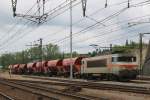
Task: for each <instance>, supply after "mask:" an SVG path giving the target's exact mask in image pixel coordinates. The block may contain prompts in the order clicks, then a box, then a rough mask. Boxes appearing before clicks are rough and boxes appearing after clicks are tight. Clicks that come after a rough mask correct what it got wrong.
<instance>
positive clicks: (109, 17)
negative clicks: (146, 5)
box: [51, 2, 143, 43]
mask: <svg viewBox="0 0 150 100" xmlns="http://www.w3.org/2000/svg"><path fill="white" fill-rule="evenodd" d="M142 3H143V2H142ZM138 4H140V3H138ZM136 5H137V4H134V5H131V7H135V6H136ZM131 7H130V8H131ZM136 7H137V6H136ZM126 9H127V8H123V9H121V10H120V11H118V12H117V13H115V14H113V15H111V16H108V17H107V18H105V19H103V20H101V21H99V23H100V22H103V21H105V20H106V21H107V19H108V20H110V19H111V17H112V18H113V17H115V16H117V15H119V14H120V13H121V12H122V11H125V10H126ZM99 23H95V24H93V25H90V26H88V27H86V28H84V29H83V30H81V31H79V32H76V33H74V34H73V35H76V34H80V33H81V32H83V31H85V30H87V29H90V28H92V27H93V26H96V25H97V24H99ZM78 36H79V35H78ZM68 38H69V36H66V37H64V38H62V39H60V40H56V41H54V42H53V41H51V42H53V43H58V42H61V41H64V40H66V39H68Z"/></svg>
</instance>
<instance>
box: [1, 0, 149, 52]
mask: <svg viewBox="0 0 150 100" xmlns="http://www.w3.org/2000/svg"><path fill="white" fill-rule="evenodd" d="M64 1H65V0H50V1H49V2H48V3H47V4H46V11H49V10H51V9H53V8H55V7H57V6H58V5H59V4H60V3H62V2H64ZM124 1H126V0H108V7H107V8H104V6H105V0H88V3H87V11H86V14H87V15H88V16H90V17H91V18H93V19H94V20H95V21H94V20H91V19H89V18H83V16H82V6H81V4H79V5H78V6H76V7H74V8H73V23H76V24H73V34H74V33H77V32H79V33H78V35H73V43H74V44H73V50H76V51H78V52H81V53H84V52H88V51H90V50H93V48H91V47H89V44H94V43H97V44H99V45H100V46H109V44H110V43H113V44H118V43H119V44H123V43H124V42H125V40H126V39H129V38H130V36H131V35H132V34H133V36H134V34H135V35H136V34H137V33H140V32H149V31H150V30H149V28H148V24H141V25H137V26H133V27H131V28H124V27H127V26H128V24H127V23H128V22H132V21H141V19H140V18H139V19H134V18H135V17H140V16H144V15H147V14H150V13H149V10H150V7H149V6H141V7H136V8H130V9H127V10H126V11H124V12H121V14H120V15H118V16H115V17H114V18H112V19H110V20H109V21H104V22H102V23H103V24H104V25H106V27H104V26H103V25H102V24H99V25H97V26H96V27H94V28H90V29H89V30H88V31H87V32H85V33H84V32H80V31H81V30H83V29H84V28H86V27H88V26H90V25H93V24H95V23H96V21H100V20H103V19H105V18H106V17H108V16H110V15H112V14H114V13H116V12H118V11H120V10H121V9H123V8H124V7H127V3H123V2H124ZM142 1H143V0H132V1H131V5H132V4H135V3H138V2H142ZM0 2H1V4H0V14H1V16H0V27H1V29H0V37H1V38H3V36H5V37H4V38H3V40H1V41H2V42H1V43H3V42H5V41H6V40H7V39H9V38H10V37H11V36H14V38H10V40H9V41H6V42H8V43H6V44H7V45H3V46H2V47H1V48H2V49H1V50H0V51H9V52H14V51H18V50H22V49H25V48H28V47H26V46H25V45H26V44H30V42H33V43H34V41H36V40H38V39H39V38H43V42H44V44H48V43H55V44H58V45H59V46H60V48H61V51H63V50H64V51H65V52H69V38H68V39H66V40H64V41H62V42H58V43H57V41H59V40H61V39H63V38H65V37H66V36H69V33H70V27H69V23H70V20H69V11H66V12H65V13H63V14H61V15H59V16H57V17H56V18H54V19H52V20H50V21H48V22H47V23H45V24H43V25H42V26H40V27H37V25H28V26H27V27H26V28H23V27H24V23H25V22H26V20H23V21H22V22H19V23H18V24H17V26H16V28H15V29H14V30H13V31H11V32H10V33H9V34H8V30H9V29H10V28H11V27H12V26H14V25H15V23H16V22H18V21H19V18H13V17H12V8H11V1H10V0H0ZM35 2H36V0H30V2H28V1H27V0H19V2H18V5H17V12H18V13H23V14H24V13H25V12H26V11H27V10H28V9H29V8H31V6H32V5H33V4H34V3H35ZM35 10H36V6H35V8H34V9H33V10H32V11H31V12H30V13H29V14H31V15H32V14H33V13H34V12H35ZM50 17H51V16H50ZM146 18H149V16H147V17H146ZM127 19H134V20H132V21H126V22H125V23H124V24H120V23H118V24H115V25H112V26H109V25H111V24H113V23H117V22H120V21H123V20H127ZM142 21H149V20H145V19H143V20H142ZM108 26H109V27H108ZM143 27H144V28H143ZM19 28H21V29H22V30H21V31H20V32H18V33H17V35H16V36H15V35H14V34H15V33H16V32H17V30H18V29H19ZM115 29H120V30H119V31H115V32H111V31H113V30H115ZM92 37H93V38H92ZM90 38H91V39H90ZM118 38H120V39H121V40H119V39H118ZM86 39H87V40H86ZM115 39H118V40H115ZM132 39H133V40H135V41H138V38H137V37H135V38H132ZM77 42H78V43H77ZM3 48H4V49H3ZM10 48H11V49H10Z"/></svg>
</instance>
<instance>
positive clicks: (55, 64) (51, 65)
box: [47, 60, 63, 76]
mask: <svg viewBox="0 0 150 100" xmlns="http://www.w3.org/2000/svg"><path fill="white" fill-rule="evenodd" d="M47 70H48V71H47V72H48V74H49V76H57V75H60V74H62V73H63V70H62V60H51V61H48V62H47Z"/></svg>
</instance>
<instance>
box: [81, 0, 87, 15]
mask: <svg viewBox="0 0 150 100" xmlns="http://www.w3.org/2000/svg"><path fill="white" fill-rule="evenodd" d="M86 4H87V0H82V9H83V17H85V16H86V14H85V12H86Z"/></svg>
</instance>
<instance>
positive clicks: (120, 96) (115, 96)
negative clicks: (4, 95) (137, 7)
mask: <svg viewBox="0 0 150 100" xmlns="http://www.w3.org/2000/svg"><path fill="white" fill-rule="evenodd" d="M0 77H2V78H7V79H18V80H34V81H45V82H52V81H50V80H42V79H31V78H25V77H22V76H20V75H12V76H11V77H10V76H9V74H8V73H7V72H5V73H0ZM53 82H54V81H53ZM108 82H109V83H111V84H118V83H119V82H110V81H108ZM108 82H107V81H103V83H108ZM119 84H126V85H138V86H148V87H150V84H140V83H138V84H136V83H119ZM51 87H54V88H57V89H58V88H60V89H63V88H64V87H63V86H54V85H51ZM79 93H80V94H85V95H91V96H96V97H103V98H106V99H107V98H108V99H110V100H150V95H144V94H135V93H128V92H119V91H112V90H96V89H87V88H83V89H82V91H81V92H79Z"/></svg>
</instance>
